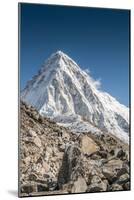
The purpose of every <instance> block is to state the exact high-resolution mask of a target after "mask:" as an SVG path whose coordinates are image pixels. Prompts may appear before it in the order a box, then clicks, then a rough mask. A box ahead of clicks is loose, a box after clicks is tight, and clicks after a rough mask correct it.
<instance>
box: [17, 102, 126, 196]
mask: <svg viewBox="0 0 134 200" xmlns="http://www.w3.org/2000/svg"><path fill="white" fill-rule="evenodd" d="M20 109H21V110H20V114H21V122H20V144H19V150H20V151H19V155H20V157H19V168H20V171H19V174H20V181H19V193H20V196H36V195H49V194H64V193H84V192H100V191H117V190H129V189H130V174H129V147H128V145H127V144H124V143H123V142H121V141H120V140H119V139H117V138H115V137H114V136H111V135H108V134H105V135H104V134H101V135H93V134H91V133H81V134H80V135H77V134H73V133H71V132H70V131H69V130H68V129H66V128H64V127H60V126H58V125H57V124H56V123H55V122H53V121H51V120H49V119H47V118H44V117H42V116H40V115H39V113H38V112H37V111H36V110H35V109H34V108H33V107H31V106H27V105H26V104H24V103H22V102H21V105H20Z"/></svg>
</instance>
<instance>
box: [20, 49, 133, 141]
mask: <svg viewBox="0 0 134 200" xmlns="http://www.w3.org/2000/svg"><path fill="white" fill-rule="evenodd" d="M21 99H22V101H24V102H26V103H27V104H30V105H32V106H34V107H35V108H36V109H37V110H38V111H39V113H40V114H41V115H43V116H46V117H49V118H52V119H54V120H55V121H56V122H58V123H59V125H64V126H66V127H69V128H70V129H71V130H72V131H74V132H77V133H78V132H89V131H91V132H93V133H99V134H100V133H102V132H103V133H104V132H105V133H111V134H113V135H115V136H117V137H118V138H120V139H121V140H123V141H125V142H128V140H129V135H128V133H129V110H128V108H127V107H125V106H124V105H121V104H120V103H119V102H118V101H116V99H115V98H113V97H112V96H110V95H109V94H108V93H105V92H102V91H100V90H99V89H97V87H96V82H95V81H94V80H93V79H92V77H91V76H90V75H88V74H87V73H86V72H85V71H83V70H82V69H81V68H80V67H79V66H78V65H77V64H76V63H75V62H74V61H73V60H72V59H71V58H70V57H68V56H67V55H66V54H64V53H63V52H61V51H58V52H56V53H55V54H52V55H51V56H50V58H49V59H48V60H47V61H46V62H45V64H44V65H43V67H42V68H41V70H40V71H39V72H38V74H37V75H36V76H34V77H33V78H32V80H31V81H29V82H28V83H27V85H26V87H25V88H24V90H23V91H22V92H21Z"/></svg>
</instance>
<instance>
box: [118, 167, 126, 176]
mask: <svg viewBox="0 0 134 200" xmlns="http://www.w3.org/2000/svg"><path fill="white" fill-rule="evenodd" d="M127 172H128V171H127V169H126V168H125V167H123V168H121V169H120V170H119V171H118V172H117V177H120V176H121V175H123V174H125V173H127Z"/></svg>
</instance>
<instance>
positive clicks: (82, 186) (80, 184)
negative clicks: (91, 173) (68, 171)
mask: <svg viewBox="0 0 134 200" xmlns="http://www.w3.org/2000/svg"><path fill="white" fill-rule="evenodd" d="M86 190H87V184H86V181H85V179H84V178H82V177H78V179H77V180H76V181H75V182H74V184H73V187H72V191H71V193H81V192H86Z"/></svg>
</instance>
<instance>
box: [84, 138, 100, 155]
mask: <svg viewBox="0 0 134 200" xmlns="http://www.w3.org/2000/svg"><path fill="white" fill-rule="evenodd" d="M98 150H99V147H98V145H97V144H96V143H95V142H94V140H92V139H91V138H90V137H88V136H87V135H85V136H83V137H82V139H81V152H82V153H83V154H88V155H91V154H92V153H94V152H96V151H98Z"/></svg>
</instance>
